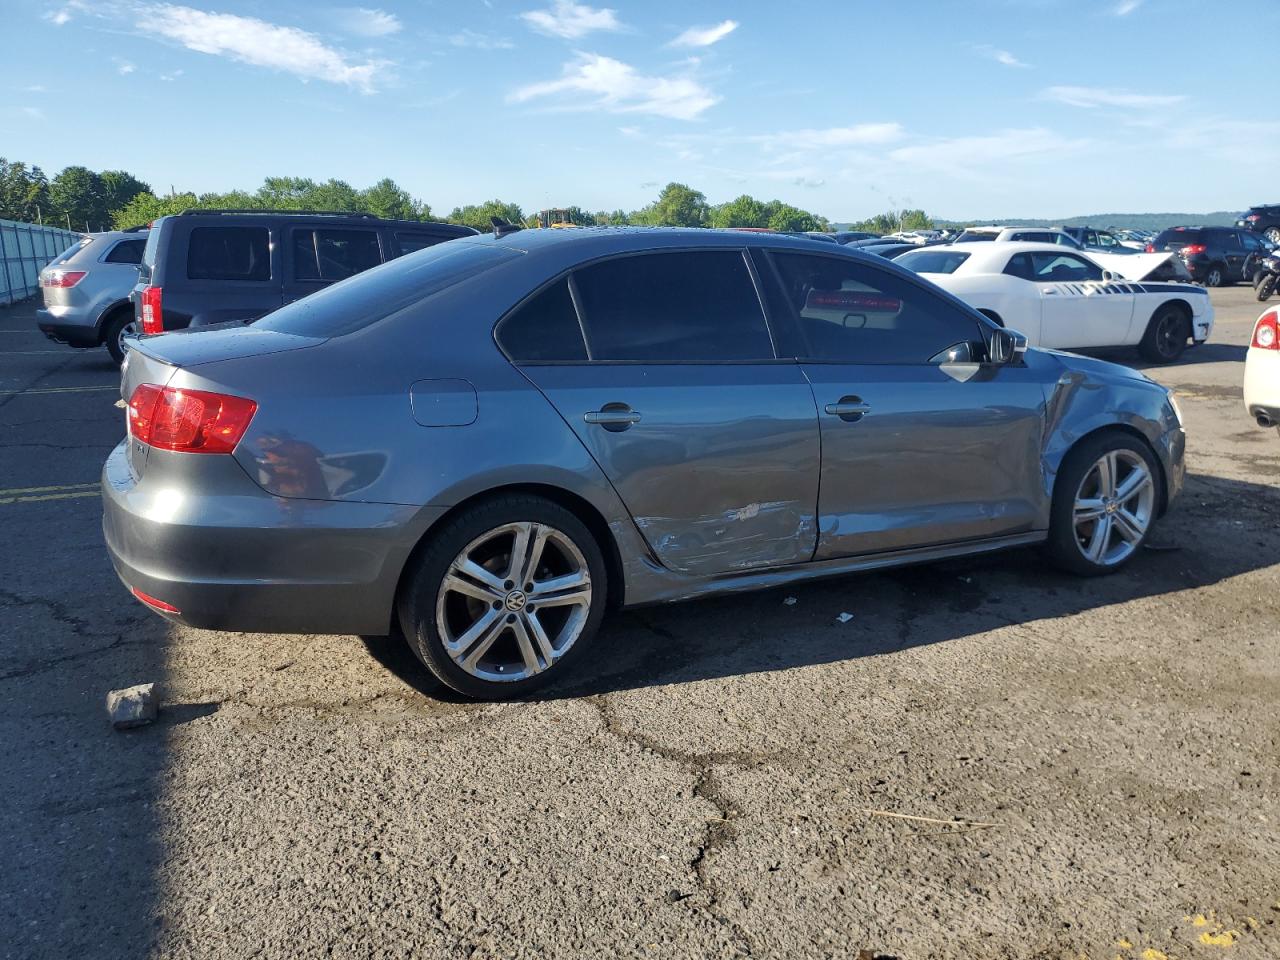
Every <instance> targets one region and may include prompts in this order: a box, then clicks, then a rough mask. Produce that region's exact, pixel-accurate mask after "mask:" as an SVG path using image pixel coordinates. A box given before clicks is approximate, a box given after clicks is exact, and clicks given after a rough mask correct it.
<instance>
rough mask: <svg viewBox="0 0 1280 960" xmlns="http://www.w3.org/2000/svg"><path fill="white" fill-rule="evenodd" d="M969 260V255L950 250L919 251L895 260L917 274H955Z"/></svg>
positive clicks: (905, 254)
mask: <svg viewBox="0 0 1280 960" xmlns="http://www.w3.org/2000/svg"><path fill="white" fill-rule="evenodd" d="M968 259H969V254H967V253H957V252H953V251H949V250H917V251H912V252H911V253H904V254H903V255H902V256H900V257H897V258H895V260H896V262H897V263H899V264H901V265H902V266H904V267H906V268H907V269H908V270H914V271H915V272H916V273H955V272H956V269H957V268H958V267H959V266H960V264H962V263H964V262H965V261H966V260H968Z"/></svg>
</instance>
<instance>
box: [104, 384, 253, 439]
mask: <svg viewBox="0 0 1280 960" xmlns="http://www.w3.org/2000/svg"><path fill="white" fill-rule="evenodd" d="M257 410H258V405H257V404H256V403H254V402H253V401H252V400H246V399H244V398H243V397H229V396H226V395H225V394H221V393H208V392H206V391H204V390H178V389H175V388H174V387H158V386H156V385H155V384H154V383H142V384H139V385H138V387H137V389H136V390H134V391H133V396H131V397H130V398H129V435H130V436H132V437H133V438H134V439H135V440H140V441H142V442H143V443H145V444H147V445H148V446H151V447H157V448H159V449H161V450H176V451H178V452H180V453H230V452H231V451H232V450H234V449H235V448H236V444H237V443H239V442H240V438H241V437H243V436H244V434H245V431H246V430H248V429H249V422H250V421H251V420H252V419H253V415H254V414H255V413H256V412H257Z"/></svg>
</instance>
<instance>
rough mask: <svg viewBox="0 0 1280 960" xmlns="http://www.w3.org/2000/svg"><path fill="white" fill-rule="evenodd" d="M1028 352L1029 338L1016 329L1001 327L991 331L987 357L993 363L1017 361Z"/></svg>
mask: <svg viewBox="0 0 1280 960" xmlns="http://www.w3.org/2000/svg"><path fill="white" fill-rule="evenodd" d="M1026 352H1027V338H1026V337H1024V336H1023V335H1022V334H1020V333H1018V331H1016V330H1009V329H1007V328H1005V327H1000V328H998V329H996V330H994V331H992V333H991V340H990V342H989V343H988V344H987V359H988V360H989V362H991V363H1002V364H1003V363H1017V362H1019V361H1020V360H1021V359H1022V357H1023V356H1024V355H1025V354H1026Z"/></svg>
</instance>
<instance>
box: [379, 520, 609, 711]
mask: <svg viewBox="0 0 1280 960" xmlns="http://www.w3.org/2000/svg"><path fill="white" fill-rule="evenodd" d="M606 593H607V584H606V573H605V564H604V556H603V554H602V553H601V550H600V547H599V545H598V544H597V543H596V541H595V538H594V537H593V536H592V535H591V532H590V531H589V530H588V529H587V527H586V525H585V524H583V523H582V521H580V520H579V519H578V518H577V517H576V516H574V515H573V514H572V513H571V512H569V511H568V510H566V509H565V508H564V507H561V506H559V505H558V504H555V503H552V502H550V501H548V500H544V499H542V498H541V497H534V496H527V495H511V496H504V497H499V498H497V499H495V500H491V501H489V502H488V503H483V504H480V505H477V506H475V507H472V508H470V509H468V510H466V511H465V512H463V513H462V514H460V515H458V516H457V517H455V518H454V519H453V520H451V521H449V522H448V524H447V525H446V526H445V527H444V528H443V529H442V530H441V531H440V532H439V533H438V534H437V535H436V536H435V537H434V539H433V540H432V541H431V544H430V545H429V546H428V547H427V549H426V551H425V552H424V553H423V554H422V556H421V557H420V558H419V560H418V562H417V564H416V567H415V569H414V571H413V572H412V574H411V577H410V580H409V581H408V582H407V583H406V585H405V588H404V590H403V591H402V595H401V598H400V604H399V614H400V623H401V626H402V627H403V629H404V633H405V636H406V637H407V638H408V640H409V645H410V646H411V647H412V648H413V650H414V652H415V653H416V654H417V655H418V657H419V658H420V659H421V660H422V662H423V663H424V664H426V666H427V668H428V669H429V670H430V671H431V672H432V673H434V674H435V675H436V677H438V678H439V679H440V681H441V682H442V683H444V684H446V685H447V686H449V687H451V688H452V689H454V690H456V691H457V692H458V693H461V694H463V695H465V696H468V697H475V698H477V699H484V700H504V699H508V698H510V697H517V696H522V695H524V694H527V693H530V692H531V691H533V690H535V689H537V688H538V687H541V686H543V685H545V684H546V683H548V682H550V681H552V680H554V679H556V678H558V677H560V676H562V675H563V674H564V673H565V672H566V667H567V664H568V663H569V661H571V660H577V659H579V658H580V657H581V656H582V654H583V651H584V650H585V649H586V648H587V647H588V646H589V644H590V642H591V641H592V640H593V639H594V636H595V633H596V630H597V628H598V627H599V624H600V620H601V617H602V616H603V615H604V608H605V600H606Z"/></svg>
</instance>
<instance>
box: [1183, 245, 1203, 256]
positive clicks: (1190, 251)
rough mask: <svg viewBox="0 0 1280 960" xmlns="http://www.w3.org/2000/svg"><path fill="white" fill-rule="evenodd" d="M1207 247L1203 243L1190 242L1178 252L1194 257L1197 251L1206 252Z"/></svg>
mask: <svg viewBox="0 0 1280 960" xmlns="http://www.w3.org/2000/svg"><path fill="white" fill-rule="evenodd" d="M1207 249H1208V248H1207V247H1206V246H1205V245H1204V244H1203V243H1188V244H1187V245H1186V246H1185V247H1183V248H1182V249H1181V250H1179V251H1178V252H1179V253H1180V254H1182V255H1183V256H1184V257H1194V256H1195V255H1196V254H1197V253H1204V252H1205V250H1207Z"/></svg>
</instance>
